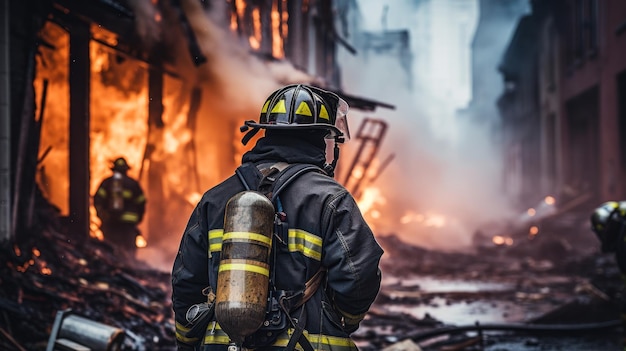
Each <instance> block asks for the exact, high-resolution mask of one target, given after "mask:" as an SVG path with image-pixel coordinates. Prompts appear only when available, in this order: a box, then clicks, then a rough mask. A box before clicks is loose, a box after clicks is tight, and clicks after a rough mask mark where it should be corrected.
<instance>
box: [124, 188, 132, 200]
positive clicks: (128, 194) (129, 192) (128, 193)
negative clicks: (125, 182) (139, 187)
mask: <svg viewBox="0 0 626 351" xmlns="http://www.w3.org/2000/svg"><path fill="white" fill-rule="evenodd" d="M122 197H123V198H125V199H130V198H131V197H133V192H132V190H128V189H124V190H122Z"/></svg>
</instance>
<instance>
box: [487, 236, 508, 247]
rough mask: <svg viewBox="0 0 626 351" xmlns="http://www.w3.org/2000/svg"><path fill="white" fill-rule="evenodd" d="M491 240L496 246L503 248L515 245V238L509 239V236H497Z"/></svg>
mask: <svg viewBox="0 0 626 351" xmlns="http://www.w3.org/2000/svg"><path fill="white" fill-rule="evenodd" d="M491 240H492V241H493V243H494V244H496V245H498V246H502V245H506V246H511V245H513V238H511V237H507V236H501V235H496V236H494V237H493V238H492V239H491Z"/></svg>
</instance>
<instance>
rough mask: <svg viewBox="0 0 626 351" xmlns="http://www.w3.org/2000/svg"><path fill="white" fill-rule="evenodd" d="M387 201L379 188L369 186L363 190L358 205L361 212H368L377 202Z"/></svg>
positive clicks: (383, 202)
mask: <svg viewBox="0 0 626 351" xmlns="http://www.w3.org/2000/svg"><path fill="white" fill-rule="evenodd" d="M385 202H386V200H385V198H384V197H382V195H381V191H380V189H379V188H375V187H368V188H365V189H364V190H363V193H362V195H361V197H360V198H359V200H358V201H357V205H358V206H359V209H360V210H361V213H363V214H367V213H368V212H369V211H370V210H371V209H372V207H373V206H374V205H375V204H385Z"/></svg>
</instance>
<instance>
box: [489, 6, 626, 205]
mask: <svg viewBox="0 0 626 351" xmlns="http://www.w3.org/2000/svg"><path fill="white" fill-rule="evenodd" d="M532 5H533V11H532V14H531V15H529V16H528V17H525V18H524V19H523V20H522V21H520V23H519V24H518V27H517V30H516V36H517V39H516V38H514V39H513V40H512V41H511V43H510V45H509V47H508V48H507V53H506V54H505V55H504V57H503V60H502V66H501V72H502V75H503V79H504V82H505V89H504V92H503V93H502V96H501V98H500V100H499V108H500V111H501V116H502V123H503V127H502V135H503V141H504V145H505V146H504V149H503V157H504V159H505V162H508V163H509V165H510V167H508V168H507V174H506V177H505V180H506V181H507V184H508V186H507V189H510V192H511V195H514V196H517V197H518V199H520V200H521V201H532V200H533V199H535V200H536V199H539V198H541V197H542V196H545V195H548V194H553V195H556V196H557V201H558V200H559V199H560V200H561V201H562V204H564V203H570V204H576V203H585V202H589V203H592V204H595V203H597V202H599V201H604V200H609V199H623V198H626V185H625V184H624V181H623V180H624V179H626V102H625V101H626V2H624V1H622V0H606V1H597V0H582V1H581V0H558V1H542V0H536V1H533V2H532ZM529 23H532V25H530V24H529Z"/></svg>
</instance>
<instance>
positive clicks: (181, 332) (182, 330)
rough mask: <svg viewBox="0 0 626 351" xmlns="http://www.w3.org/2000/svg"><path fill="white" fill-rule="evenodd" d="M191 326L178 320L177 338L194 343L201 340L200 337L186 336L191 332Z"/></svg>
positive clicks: (187, 342)
mask: <svg viewBox="0 0 626 351" xmlns="http://www.w3.org/2000/svg"><path fill="white" fill-rule="evenodd" d="M189 330H190V328H187V327H185V326H184V325H182V324H180V323H178V322H176V340H179V341H182V342H184V343H186V344H194V343H196V342H198V340H200V338H188V337H186V335H187V333H189Z"/></svg>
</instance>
